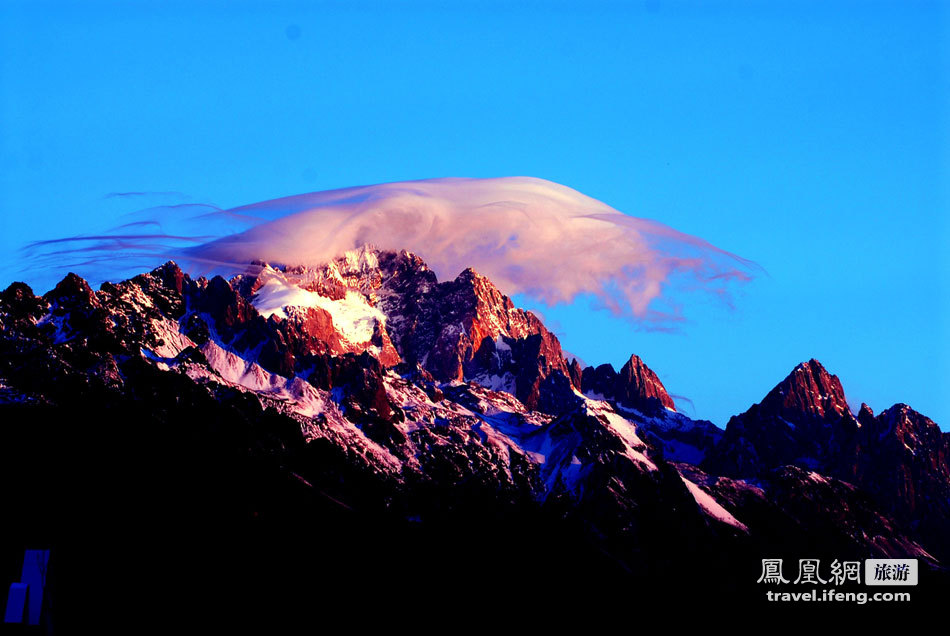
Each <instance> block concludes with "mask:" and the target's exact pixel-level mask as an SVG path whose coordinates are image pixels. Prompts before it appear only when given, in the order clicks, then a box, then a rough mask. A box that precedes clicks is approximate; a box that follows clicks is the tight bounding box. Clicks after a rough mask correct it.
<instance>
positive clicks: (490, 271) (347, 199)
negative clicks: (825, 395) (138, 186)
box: [31, 177, 757, 328]
mask: <svg viewBox="0 0 950 636" xmlns="http://www.w3.org/2000/svg"><path fill="white" fill-rule="evenodd" d="M194 208H198V209H199V210H200V211H201V212H202V213H201V214H197V215H189V216H187V217H186V219H185V220H187V221H188V223H189V225H190V229H191V230H193V232H192V233H190V234H186V233H182V232H178V231H176V230H172V229H170V228H169V227H168V224H169V223H173V222H177V221H180V220H182V219H181V218H180V217H176V213H180V212H183V211H186V210H191V209H194ZM195 211H198V210H195ZM146 216H147V217H148V218H142V216H141V215H138V216H136V220H131V221H130V223H131V224H136V223H156V224H158V225H159V226H160V227H163V228H164V232H161V233H149V234H142V235H138V236H136V235H131V234H129V233H128V232H127V230H128V229H129V225H130V223H125V224H123V226H120V228H121V229H124V230H126V231H125V232H123V233H122V235H121V236H114V237H107V236H95V237H74V238H71V239H67V240H64V239H60V240H56V241H43V242H37V243H34V244H33V245H32V246H31V248H32V249H33V250H38V249H39V248H41V247H43V246H52V245H53V244H58V243H70V242H71V241H74V242H76V248H77V249H76V252H80V251H81V252H88V251H90V248H91V247H94V246H96V245H99V246H101V247H102V248H103V250H110V251H112V253H113V255H114V256H115V258H116V260H117V261H121V259H122V257H123V255H122V253H121V250H129V251H130V252H131V253H133V254H134V255H135V256H136V260H138V258H139V257H140V256H141V255H142V253H143V252H148V251H149V250H151V251H154V252H155V254H156V256H162V257H171V258H176V259H178V260H180V261H183V264H185V265H187V266H189V267H191V268H192V269H193V270H195V271H204V272H207V271H221V270H230V271H240V270H243V269H244V268H245V267H246V266H247V265H248V264H249V263H251V262H252V261H260V260H263V261H266V262H269V263H272V264H280V265H311V266H312V265H319V264H321V263H324V262H326V261H327V260H329V259H331V258H333V257H334V256H337V255H339V254H340V253H342V252H344V251H346V250H349V249H353V248H355V247H359V246H360V245H364V244H371V245H375V246H377V247H380V248H384V249H393V250H400V249H406V250H409V251H412V252H415V253H417V254H419V255H420V256H421V257H422V258H423V259H424V260H426V262H427V263H428V264H429V265H430V267H432V268H433V269H434V270H435V271H436V273H437V274H438V275H439V277H440V278H452V277H454V276H456V275H457V274H458V273H459V272H460V271H462V270H463V269H465V268H466V267H473V268H475V269H476V270H477V271H479V272H481V273H482V274H484V275H486V276H488V277H489V278H491V279H492V280H493V281H494V282H495V283H496V284H498V285H499V287H500V288H501V289H502V290H503V291H505V292H506V293H508V294H515V293H524V294H527V295H530V296H532V297H534V298H536V299H538V300H539V301H541V302H543V303H546V304H549V305H553V304H557V303H561V302H570V301H572V300H573V299H574V298H576V297H577V296H578V295H579V294H591V295H593V296H594V297H596V298H597V299H598V302H599V305H600V306H602V307H605V308H607V309H609V310H611V311H612V312H614V313H615V314H618V315H622V316H626V317H630V318H633V319H635V320H637V321H638V322H641V323H647V324H651V325H653V326H654V327H658V328H669V326H670V325H673V324H675V323H676V322H678V321H680V320H682V312H681V298H680V296H681V295H682V294H680V293H677V291H676V290H679V291H680V292H682V291H683V290H686V291H696V290H704V291H705V292H709V293H712V294H714V295H715V296H718V297H721V298H723V299H724V300H725V301H726V302H728V298H729V289H730V286H731V285H732V284H733V283H736V282H744V281H747V280H749V279H750V278H751V276H752V273H753V272H755V271H756V269H757V266H756V265H755V264H754V263H752V262H750V261H747V260H745V259H742V258H740V257H738V256H735V255H734V254H731V253H729V252H727V251H724V250H722V249H720V248H718V247H716V246H714V245H711V244H710V243H708V242H707V241H705V240H703V239H701V238H698V237H695V236H691V235H688V234H684V233H682V232H679V231H677V230H674V229H673V228H670V227H668V226H666V225H663V224H662V223H659V222H657V221H653V220H649V219H642V218H637V217H634V216H629V215H626V214H623V213H621V212H619V211H617V210H615V209H613V208H611V207H610V206H608V205H606V204H604V203H602V202H600V201H598V200H596V199H593V198H591V197H588V196H586V195H584V194H581V193H580V192H577V191H576V190H573V189H571V188H568V187H566V186H563V185H559V184H556V183H552V182H550V181H545V180H543V179H536V178H531V177H503V178H496V179H463V178H446V179H430V180H422V181H411V182H399V183H386V184H379V185H370V186H358V187H353V188H345V189H341V190H330V191H324V192H315V193H311V194H303V195H298V196H292V197H286V198H282V199H275V200H271V201H264V202H260V203H255V204H251V205H247V206H242V207H239V208H233V209H231V210H219V209H217V208H214V207H213V206H191V205H184V206H182V205H178V206H161V207H159V208H151V209H150V210H149V211H148V212H147V214H146ZM117 229H119V228H117ZM209 234H212V235H214V236H216V237H217V238H214V239H213V240H204V237H207V236H208V235H209ZM199 236H200V237H201V238H202V239H203V240H202V241H201V242H199V243H198V244H197V245H196V244H195V242H196V240H195V239H196V238H198V237H199ZM110 238H111V239H112V241H113V242H112V243H111V244H110ZM90 241H98V242H92V243H90ZM156 241H159V242H160V243H161V244H160V245H157V244H156ZM93 251H94V249H93ZM86 255H87V256H88V254H86Z"/></svg>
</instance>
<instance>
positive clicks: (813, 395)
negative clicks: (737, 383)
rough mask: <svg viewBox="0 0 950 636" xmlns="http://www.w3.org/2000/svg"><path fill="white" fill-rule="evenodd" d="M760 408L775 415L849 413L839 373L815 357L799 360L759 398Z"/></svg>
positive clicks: (831, 415) (836, 415) (819, 415)
mask: <svg viewBox="0 0 950 636" xmlns="http://www.w3.org/2000/svg"><path fill="white" fill-rule="evenodd" d="M761 406H762V408H763V409H764V410H765V411H767V412H771V413H774V414H776V415H784V414H790V415H801V414H806V415H812V416H815V417H819V418H827V417H840V416H841V415H844V414H845V413H846V412H849V411H850V409H849V407H848V402H847V399H846V398H845V395H844V388H843V387H842V386H841V381H840V380H839V379H838V376H836V375H832V374H830V373H828V371H827V370H826V369H825V367H824V366H822V364H821V363H820V362H818V360H815V359H814V358H812V359H811V360H809V361H808V362H802V363H801V364H799V365H798V366H796V367H795V368H794V369H793V370H792V372H791V373H790V374H789V375H788V377H786V378H785V379H784V380H782V381H781V382H780V383H779V384H778V385H777V386H776V387H775V388H774V389H772V390H771V391H770V392H769V394H768V395H766V396H765V399H764V400H762V405H761Z"/></svg>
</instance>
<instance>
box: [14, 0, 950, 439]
mask: <svg viewBox="0 0 950 636" xmlns="http://www.w3.org/2000/svg"><path fill="white" fill-rule="evenodd" d="M195 5H197V6H195ZM227 7H228V8H226V7H225V5H224V4H222V3H215V2H200V3H181V4H178V3H168V2H161V3H159V2H155V3H149V2H138V3H122V4H119V3H112V2H82V3H46V2H9V1H4V2H0V249H2V253H3V254H4V255H5V256H6V257H9V256H10V255H14V256H15V254H14V251H15V250H16V249H17V248H18V247H20V246H21V245H22V244H23V243H24V242H26V241H30V240H34V239H40V238H51V237H56V236H62V235H68V234H76V233H81V232H86V231H90V230H95V229H101V228H102V227H103V224H104V222H105V220H107V218H109V215H113V214H115V213H116V212H117V207H116V206H117V202H116V200H115V199H105V198H104V197H105V195H106V194H107V193H110V192H122V191H152V192H154V191H160V192H161V191H176V192H182V193H185V194H187V195H188V196H190V197H192V199H193V200H195V201H207V202H213V203H215V204H218V205H220V206H224V207H232V206H237V205H242V204H246V203H250V202H254V201H259V200H264V199H271V198H275V197H279V196H284V195H289V194H297V193H301V192H309V191H314V190H323V189H328V188H337V187H343V186H348V185H355V184H364V183H378V182H385V181H394V180H405V179H418V178H428V177H440V176H473V177H490V176H506V175H531V176H537V177H543V178H546V179H550V180H553V181H557V182H560V183H563V184H565V185H569V186H571V187H573V188H576V189H578V190H580V191H581V192H584V193H585V194H589V195H591V196H594V197H596V198H599V199H601V200H603V201H605V202H606V203H608V204H610V205H612V206H614V207H615V208H617V209H619V210H622V211H624V212H627V213H630V214H633V215H637V216H643V217H648V218H653V219H657V220H660V221H662V222H665V223H667V224H669V225H671V226H673V227H675V228H677V229H680V230H682V231H685V232H688V233H691V234H696V235H698V236H701V237H703V238H705V239H707V240H709V241H711V242H712V243H714V244H716V245H718V246H720V247H723V248H725V249H728V250H730V251H732V252H735V253H737V254H739V255H741V256H744V257H746V258H749V259H752V260H754V261H757V262H758V263H759V264H760V265H762V266H763V267H764V268H765V269H766V270H767V272H768V276H763V277H760V278H759V279H758V280H756V281H755V282H753V283H751V284H749V285H747V286H745V287H744V288H742V289H741V290H740V293H739V294H738V295H737V297H736V299H735V309H734V310H730V309H728V308H727V307H724V306H722V305H718V304H716V303H715V302H713V301H712V300H710V299H709V298H703V297H698V298H695V299H692V298H685V299H684V304H685V306H684V310H685V313H686V316H687V317H688V318H689V319H690V322H689V323H688V324H686V325H684V327H683V328H682V331H681V333H678V334H668V333H655V332H654V333H651V332H645V331H642V330H638V329H636V328H635V327H634V326H632V325H630V324H628V323H624V322H620V321H617V320H614V319H612V318H611V317H610V316H609V315H605V314H602V313H591V312H589V311H587V309H586V306H585V304H584V302H579V303H576V304H575V305H574V306H569V307H559V308H554V309H548V308H541V309H542V311H543V313H544V315H545V316H546V317H547V318H548V319H549V320H550V321H551V323H552V324H553V326H554V327H555V328H556V330H557V331H558V332H559V333H560V335H561V337H562V341H563V343H564V345H565V347H566V348H567V349H568V350H570V351H571V352H573V353H575V354H577V355H578V356H580V357H581V358H582V359H583V360H585V361H586V362H588V363H601V362H612V363H614V364H615V365H619V364H621V363H622V362H623V360H624V359H625V358H626V357H627V356H628V355H629V354H630V353H632V352H637V353H639V354H640V355H641V356H642V357H643V358H644V359H645V360H646V361H647V363H648V364H650V365H651V366H652V367H653V368H654V369H655V370H656V371H657V372H658V374H659V375H660V377H661V379H662V380H663V381H664V382H665V383H666V385H667V387H668V388H669V390H670V391H671V392H672V393H675V394H679V395H684V396H686V397H689V398H691V399H692V400H693V401H694V402H695V408H696V410H695V414H696V415H697V416H700V417H706V418H709V419H712V420H713V421H714V422H716V423H717V424H720V425H725V423H726V420H727V419H728V416H729V415H730V414H733V413H737V412H740V411H742V410H745V409H746V408H747V407H748V406H749V405H750V404H752V403H753V402H756V401H758V400H760V399H761V398H762V397H763V396H764V394H765V393H766V392H767V391H768V390H769V389H770V388H771V387H772V386H773V385H774V384H776V383H777V382H778V381H779V380H781V379H782V378H783V377H784V376H785V375H786V374H787V373H788V372H789V371H790V370H791V368H792V367H793V366H794V365H795V364H796V363H798V362H800V361H802V360H806V359H808V358H811V357H816V358H818V359H819V360H821V361H822V362H823V363H824V364H825V365H826V366H827V367H828V368H829V370H830V371H832V372H833V373H836V374H838V375H839V376H840V377H841V379H842V382H843V383H844V386H845V389H846V391H847V393H848V396H849V398H850V400H851V401H852V402H853V403H855V404H859V403H860V402H861V401H866V402H868V403H869V404H870V405H871V406H872V407H873V408H874V409H875V411H877V410H880V409H882V408H885V407H888V406H890V405H891V404H893V403H895V402H906V403H909V404H911V405H912V406H914V407H915V408H917V409H918V410H920V411H922V412H923V413H925V414H927V415H929V416H931V417H933V418H934V419H935V420H937V421H938V422H939V423H941V424H942V425H943V427H944V428H945V429H947V428H948V424H950V400H948V399H947V396H948V395H950V363H948V357H950V356H948V354H950V320H948V302H950V301H948V290H950V281H948V278H950V249H948V244H950V240H948V239H950V227H948V225H950V221H948V188H947V185H948V171H947V168H948V161H947V160H948V156H947V123H948V111H947V109H948V103H950V102H948V92H950V91H948V79H950V74H948V55H947V49H946V44H942V42H941V41H943V42H944V43H945V42H947V41H948V40H950V38H948V36H950V33H948V11H947V6H946V5H944V6H943V7H941V6H940V5H939V4H936V3H923V2H907V1H906V0H905V1H901V2H889V3H875V2H870V1H861V2H804V1H799V2H789V3H782V2H765V1H762V2H739V3H720V2H702V3H699V2H695V3H687V2H667V1H664V0H649V1H647V2H630V3H600V4H598V3H596V2H584V3H579V2H578V3H524V4H512V3H452V4H449V3H445V4H444V5H443V4H436V3H411V4H410V3H400V2H391V3H385V4H379V5H370V4H354V3H345V4H342V3H340V4H337V3H330V4H309V3H308V4H306V5H305V4H304V3H300V4H285V3H266V4H264V3H260V4H250V3H231V4H229V5H228V6H227ZM126 203H127V202H126ZM106 225H108V224H106ZM6 260H9V259H8V258H7V259H6ZM0 271H2V273H3V278H4V281H3V283H4V284H5V283H6V282H9V279H10V278H11V277H12V276H13V274H11V273H10V269H9V268H7V269H3V270H0ZM79 273H82V272H79ZM18 278H25V279H26V280H27V282H30V283H32V284H34V285H35V286H37V287H38V288H40V289H45V288H46V287H47V286H48V285H49V284H50V282H51V281H50V280H48V279H47V277H45V275H44V274H43V273H42V272H30V273H26V274H20V275H18ZM518 300H519V301H521V302H523V303H527V304H530V303H528V301H527V300H526V299H518ZM687 412H689V411H688V410H687Z"/></svg>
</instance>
